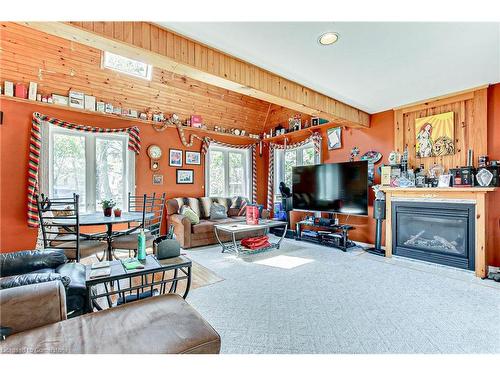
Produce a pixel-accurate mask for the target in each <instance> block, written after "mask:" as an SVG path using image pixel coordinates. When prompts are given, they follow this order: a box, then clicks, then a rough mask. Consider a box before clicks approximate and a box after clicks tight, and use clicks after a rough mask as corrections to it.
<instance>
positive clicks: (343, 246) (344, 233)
mask: <svg viewBox="0 0 500 375" xmlns="http://www.w3.org/2000/svg"><path fill="white" fill-rule="evenodd" d="M303 225H304V226H308V227H315V228H323V229H328V231H332V233H333V234H335V233H338V234H340V236H341V238H340V241H339V243H338V244H333V243H332V241H329V240H327V239H325V237H327V236H328V235H327V234H326V235H325V234H321V235H320V234H318V237H317V238H316V239H314V238H309V237H307V236H304V235H303V234H302V226H303ZM295 228H296V229H295V239H296V240H297V241H309V242H314V243H318V244H320V245H324V246H329V247H335V248H337V249H340V250H342V251H344V252H346V251H347V249H349V248H351V247H356V246H357V245H356V244H355V243H354V242H352V241H351V240H349V231H350V230H352V229H354V227H353V226H351V225H318V224H314V223H311V222H308V221H299V222H298V223H297V224H295Z"/></svg>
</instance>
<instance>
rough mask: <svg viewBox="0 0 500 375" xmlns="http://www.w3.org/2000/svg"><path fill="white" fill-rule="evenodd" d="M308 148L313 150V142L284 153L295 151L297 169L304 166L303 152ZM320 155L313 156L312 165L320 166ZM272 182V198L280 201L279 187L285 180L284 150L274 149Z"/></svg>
mask: <svg viewBox="0 0 500 375" xmlns="http://www.w3.org/2000/svg"><path fill="white" fill-rule="evenodd" d="M308 148H313V149H314V143H313V141H311V142H307V143H306V144H305V145H302V146H300V147H296V148H293V149H289V148H288V149H286V151H287V152H288V151H295V152H297V165H296V166H297V167H300V166H302V165H304V150H305V149H308ZM320 159H321V155H319V154H315V155H314V164H320V163H321V160H320ZM273 177H274V181H273V184H274V185H273V186H274V197H275V199H280V198H281V193H280V189H279V185H280V182H281V181H284V179H285V150H284V149H278V148H275V149H274V176H273ZM288 187H289V188H290V189H292V187H291V186H288Z"/></svg>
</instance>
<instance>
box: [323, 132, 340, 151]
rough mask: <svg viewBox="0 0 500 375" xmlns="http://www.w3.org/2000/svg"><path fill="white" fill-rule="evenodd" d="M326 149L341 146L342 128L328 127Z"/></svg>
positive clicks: (334, 148)
mask: <svg viewBox="0 0 500 375" xmlns="http://www.w3.org/2000/svg"><path fill="white" fill-rule="evenodd" d="M326 137H327V139H328V149H329V150H336V149H338V148H341V147H342V128H330V129H328V130H327V131H326Z"/></svg>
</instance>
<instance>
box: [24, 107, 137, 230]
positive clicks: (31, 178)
mask: <svg viewBox="0 0 500 375" xmlns="http://www.w3.org/2000/svg"><path fill="white" fill-rule="evenodd" d="M44 121H46V122H48V123H49V124H52V125H55V126H59V127H61V128H65V129H71V130H76V131H81V132H88V133H127V134H128V136H129V137H128V149H129V150H131V151H133V152H135V153H136V154H139V152H140V150H141V138H140V136H139V128H138V127H137V126H132V127H129V128H121V129H107V128H97V127H93V126H88V125H80V124H74V123H71V122H67V121H62V120H59V119H57V118H54V117H49V116H47V115H43V114H41V113H38V112H34V113H33V116H32V119H31V137H30V147H29V150H30V151H29V162H28V163H29V165H28V226H30V227H38V210H37V207H36V199H35V197H36V194H37V193H38V174H39V168H40V150H41V144H42V135H41V134H42V132H41V128H42V123H43V122H44Z"/></svg>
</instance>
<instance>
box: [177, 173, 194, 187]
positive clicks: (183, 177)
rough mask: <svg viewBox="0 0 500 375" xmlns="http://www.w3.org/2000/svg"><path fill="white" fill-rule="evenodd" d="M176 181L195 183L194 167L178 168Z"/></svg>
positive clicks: (179, 182) (178, 182)
mask: <svg viewBox="0 0 500 375" xmlns="http://www.w3.org/2000/svg"><path fill="white" fill-rule="evenodd" d="M175 177H176V179H175V180H176V183H177V184H181V185H183V184H194V170H193V169H177V170H176V175H175Z"/></svg>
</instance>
